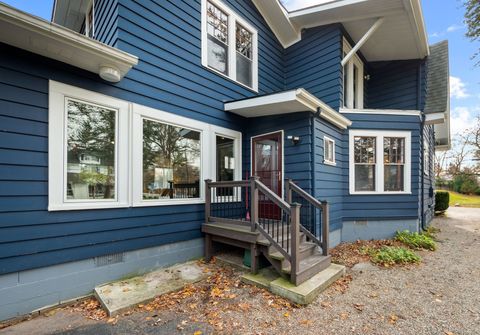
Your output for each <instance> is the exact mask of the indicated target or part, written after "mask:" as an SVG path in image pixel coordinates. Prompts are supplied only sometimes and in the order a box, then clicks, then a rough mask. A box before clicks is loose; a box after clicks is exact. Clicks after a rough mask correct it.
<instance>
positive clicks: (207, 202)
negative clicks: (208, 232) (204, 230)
mask: <svg viewBox="0 0 480 335" xmlns="http://www.w3.org/2000/svg"><path fill="white" fill-rule="evenodd" d="M211 182H212V180H211V179H206V180H205V223H209V222H210V214H211V213H210V209H211V204H212V189H211V188H210V183H211Z"/></svg>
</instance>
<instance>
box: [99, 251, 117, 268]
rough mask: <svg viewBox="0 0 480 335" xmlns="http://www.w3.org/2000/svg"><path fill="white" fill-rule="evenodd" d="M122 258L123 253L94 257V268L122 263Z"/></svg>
mask: <svg viewBox="0 0 480 335" xmlns="http://www.w3.org/2000/svg"><path fill="white" fill-rule="evenodd" d="M123 256H124V255H123V253H117V254H110V255H105V256H100V257H95V266H97V267H100V266H106V265H111V264H116V263H122V262H123Z"/></svg>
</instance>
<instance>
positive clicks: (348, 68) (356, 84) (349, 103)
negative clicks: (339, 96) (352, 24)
mask: <svg viewBox="0 0 480 335" xmlns="http://www.w3.org/2000/svg"><path fill="white" fill-rule="evenodd" d="M351 50H352V47H351V46H350V44H348V42H347V41H346V40H345V39H344V40H343V57H345V56H346V55H347V54H348V53H349V52H350V51H351ZM363 74H364V70H363V62H362V61H361V59H360V57H358V56H357V55H353V57H352V58H350V60H349V61H348V62H347V64H345V66H344V67H343V101H342V106H343V107H344V108H348V109H362V108H363Z"/></svg>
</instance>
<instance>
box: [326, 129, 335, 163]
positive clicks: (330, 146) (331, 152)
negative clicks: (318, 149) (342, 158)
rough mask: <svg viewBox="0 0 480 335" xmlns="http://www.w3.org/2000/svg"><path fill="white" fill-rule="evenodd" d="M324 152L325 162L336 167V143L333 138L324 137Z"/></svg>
mask: <svg viewBox="0 0 480 335" xmlns="http://www.w3.org/2000/svg"><path fill="white" fill-rule="evenodd" d="M323 144H324V147H323V151H324V159H323V162H324V163H325V164H329V165H336V163H335V141H334V140H332V139H331V138H328V137H326V136H325V137H324V138H323Z"/></svg>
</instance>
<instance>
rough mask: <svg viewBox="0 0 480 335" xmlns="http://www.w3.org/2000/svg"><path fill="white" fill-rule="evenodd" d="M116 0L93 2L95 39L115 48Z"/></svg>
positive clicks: (116, 33)
mask: <svg viewBox="0 0 480 335" xmlns="http://www.w3.org/2000/svg"><path fill="white" fill-rule="evenodd" d="M117 28H118V0H95V28H94V29H95V39H96V40H98V41H100V42H102V43H105V44H108V45H110V46H113V47H116V45H117V38H118V29H117Z"/></svg>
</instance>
